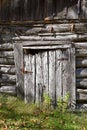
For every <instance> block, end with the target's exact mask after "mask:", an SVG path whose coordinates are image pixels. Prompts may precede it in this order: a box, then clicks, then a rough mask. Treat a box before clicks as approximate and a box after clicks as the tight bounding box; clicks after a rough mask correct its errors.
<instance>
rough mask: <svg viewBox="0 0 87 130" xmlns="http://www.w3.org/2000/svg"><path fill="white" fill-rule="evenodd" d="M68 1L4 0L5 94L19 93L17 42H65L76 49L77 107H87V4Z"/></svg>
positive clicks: (0, 35)
mask: <svg viewBox="0 0 87 130" xmlns="http://www.w3.org/2000/svg"><path fill="white" fill-rule="evenodd" d="M66 1H67V2H65V1H64V0H59V1H58V0H55V1H54V2H53V1H52V0H45V2H42V0H36V1H35V0H34V1H33V0H30V1H28V0H25V1H24V0H14V1H11V0H0V91H1V92H3V91H6V92H13V93H14V92H16V75H15V64H14V51H13V44H14V43H15V42H18V43H19V44H21V43H23V42H25V41H26V42H28V41H61V42H62V41H64V40H65V41H70V42H73V43H74V44H75V48H76V94H77V96H76V97H77V103H78V104H87V74H86V71H87V63H86V61H87V53H86V52H87V50H86V48H87V45H86V44H87V0H82V1H81V0H66ZM36 3H38V4H36ZM36 5H37V6H36ZM31 7H32V8H31ZM48 16H49V17H50V20H46V21H45V18H46V17H48Z"/></svg>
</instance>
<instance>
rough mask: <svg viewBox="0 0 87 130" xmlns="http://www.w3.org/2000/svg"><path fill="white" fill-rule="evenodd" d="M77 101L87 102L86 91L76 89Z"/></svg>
mask: <svg viewBox="0 0 87 130" xmlns="http://www.w3.org/2000/svg"><path fill="white" fill-rule="evenodd" d="M77 100H87V89H86V90H83V89H77Z"/></svg>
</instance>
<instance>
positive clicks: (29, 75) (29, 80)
mask: <svg viewBox="0 0 87 130" xmlns="http://www.w3.org/2000/svg"><path fill="white" fill-rule="evenodd" d="M24 65H25V66H24V71H25V72H24V100H25V102H32V103H34V96H35V95H34V87H35V82H34V73H35V72H34V67H35V64H34V56H33V55H31V54H29V55H26V54H24Z"/></svg>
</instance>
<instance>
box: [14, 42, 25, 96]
mask: <svg viewBox="0 0 87 130" xmlns="http://www.w3.org/2000/svg"><path fill="white" fill-rule="evenodd" d="M14 52H15V53H14V58H15V67H16V74H17V80H16V86H17V96H19V97H21V98H24V64H23V50H22V47H21V44H17V43H15V44H14Z"/></svg>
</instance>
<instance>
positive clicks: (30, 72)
mask: <svg viewBox="0 0 87 130" xmlns="http://www.w3.org/2000/svg"><path fill="white" fill-rule="evenodd" d="M20 70H21V72H22V73H23V74H28V73H29V74H32V73H33V72H32V71H27V70H24V68H21V69H20Z"/></svg>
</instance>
